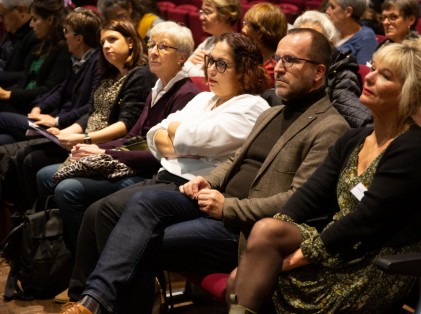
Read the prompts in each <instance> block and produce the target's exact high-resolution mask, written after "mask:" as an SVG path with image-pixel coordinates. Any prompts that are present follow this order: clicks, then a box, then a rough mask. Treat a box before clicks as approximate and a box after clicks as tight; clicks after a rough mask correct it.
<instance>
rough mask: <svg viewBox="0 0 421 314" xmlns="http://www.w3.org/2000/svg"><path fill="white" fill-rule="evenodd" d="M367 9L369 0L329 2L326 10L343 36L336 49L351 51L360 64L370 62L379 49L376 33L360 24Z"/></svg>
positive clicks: (332, 0)
mask: <svg viewBox="0 0 421 314" xmlns="http://www.w3.org/2000/svg"><path fill="white" fill-rule="evenodd" d="M367 7H368V2H367V0H329V3H328V7H327V10H326V13H327V15H328V16H329V17H330V19H331V20H332V22H333V24H334V25H335V27H336V28H337V29H338V31H339V33H340V35H341V38H340V40H339V42H338V43H337V44H336V47H337V48H338V49H339V50H341V51H346V50H351V51H352V54H353V55H354V57H355V58H356V59H357V62H358V63H359V64H366V63H367V62H368V61H370V60H371V56H372V55H373V52H374V51H375V50H376V47H377V39H376V36H375V34H374V31H373V30H372V29H371V28H369V27H367V26H361V25H360V24H359V20H360V17H361V16H362V14H363V13H364V11H365V10H366V9H367Z"/></svg>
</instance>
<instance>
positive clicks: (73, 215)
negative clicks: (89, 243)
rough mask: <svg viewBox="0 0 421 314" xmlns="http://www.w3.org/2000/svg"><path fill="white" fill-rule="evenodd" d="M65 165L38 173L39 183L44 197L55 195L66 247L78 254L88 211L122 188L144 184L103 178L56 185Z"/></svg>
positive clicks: (78, 179)
mask: <svg viewBox="0 0 421 314" xmlns="http://www.w3.org/2000/svg"><path fill="white" fill-rule="evenodd" d="M60 165H61V164H55V165H50V166H47V167H44V168H42V169H41V170H39V171H38V174H37V181H38V188H39V192H40V195H52V194H54V198H55V201H56V204H57V207H58V208H59V209H60V214H61V216H62V218H63V223H64V227H65V235H66V243H67V245H68V246H69V249H70V250H71V251H72V252H73V253H74V252H75V250H76V242H77V236H78V233H79V229H80V225H81V224H82V219H83V215H84V214H85V210H86V209H87V208H88V207H89V205H91V204H92V203H94V202H96V201H97V200H99V199H101V198H103V197H105V196H107V195H109V194H112V193H114V192H116V191H118V190H121V189H122V188H125V187H127V186H130V185H133V184H135V183H138V182H141V181H143V180H144V178H143V177H140V176H131V177H127V178H121V179H116V180H108V179H102V178H69V179H65V180H62V181H60V182H59V183H58V184H56V183H55V182H54V181H53V175H54V173H55V172H56V171H57V169H58V168H59V167H60Z"/></svg>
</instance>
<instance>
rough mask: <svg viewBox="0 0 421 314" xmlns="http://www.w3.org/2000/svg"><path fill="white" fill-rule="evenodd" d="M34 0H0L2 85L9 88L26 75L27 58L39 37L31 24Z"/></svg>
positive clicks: (0, 66) (0, 75) (0, 71)
mask: <svg viewBox="0 0 421 314" xmlns="http://www.w3.org/2000/svg"><path fill="white" fill-rule="evenodd" d="M31 3H32V0H0V15H1V17H2V24H3V29H4V34H3V37H2V38H1V44H0V86H2V87H3V88H8V87H10V86H11V85H14V84H16V83H17V82H19V81H20V80H22V79H23V77H24V69H25V64H26V63H27V60H28V59H29V57H30V55H31V54H32V52H33V51H34V49H35V47H36V45H37V43H38V39H37V37H36V36H35V33H34V31H33V30H32V28H31V27H30V26H29V23H30V21H31V12H30V11H29V7H30V6H31Z"/></svg>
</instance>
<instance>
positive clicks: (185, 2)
mask: <svg viewBox="0 0 421 314" xmlns="http://www.w3.org/2000/svg"><path fill="white" fill-rule="evenodd" d="M201 2H202V1H201V0H174V1H158V2H157V3H158V5H159V8H160V10H161V16H162V18H164V19H165V20H172V21H176V22H179V23H182V24H184V25H186V26H188V27H189V28H190V29H191V31H192V33H193V37H194V41H195V43H196V44H197V43H200V42H202V41H203V40H204V39H205V38H206V37H208V36H209V35H208V34H206V33H205V32H204V31H203V30H202V23H201V21H200V14H199V9H200V6H201ZM259 2H262V1H249V2H246V1H245V2H242V4H241V6H242V9H243V10H242V16H244V14H245V12H247V10H248V9H249V8H250V7H251V6H252V5H254V4H256V3H259ZM270 2H276V0H275V1H270ZM277 4H278V5H279V6H280V8H281V10H282V12H283V13H284V14H285V15H286V16H287V19H288V22H289V23H291V24H292V23H293V22H294V20H295V19H296V18H297V16H298V15H300V14H301V13H302V12H303V11H305V10H313V9H317V8H319V7H320V5H321V1H320V0H313V1H304V0H284V1H282V2H280V3H277ZM241 27H242V19H240V21H239V23H238V24H237V25H236V27H235V28H234V29H235V30H237V31H239V30H241Z"/></svg>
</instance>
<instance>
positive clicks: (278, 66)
mask: <svg viewBox="0 0 421 314" xmlns="http://www.w3.org/2000/svg"><path fill="white" fill-rule="evenodd" d="M274 71H275V72H282V73H284V72H285V71H286V70H285V66H284V63H283V62H282V59H279V61H278V62H276V64H275V67H274Z"/></svg>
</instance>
